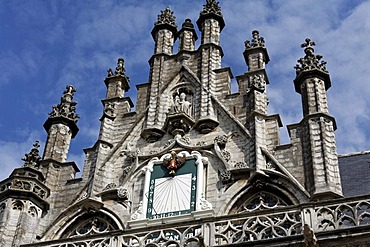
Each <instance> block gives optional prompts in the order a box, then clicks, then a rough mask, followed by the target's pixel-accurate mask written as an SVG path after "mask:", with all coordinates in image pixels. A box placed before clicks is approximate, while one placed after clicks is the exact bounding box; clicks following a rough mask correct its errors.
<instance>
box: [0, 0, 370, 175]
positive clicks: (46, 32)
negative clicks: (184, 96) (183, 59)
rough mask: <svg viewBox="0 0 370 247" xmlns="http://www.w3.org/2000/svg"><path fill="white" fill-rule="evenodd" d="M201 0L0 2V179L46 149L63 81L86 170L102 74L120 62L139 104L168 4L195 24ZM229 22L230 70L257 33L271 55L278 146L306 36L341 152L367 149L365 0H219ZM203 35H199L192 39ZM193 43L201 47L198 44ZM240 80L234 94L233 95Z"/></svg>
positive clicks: (295, 99)
mask: <svg viewBox="0 0 370 247" xmlns="http://www.w3.org/2000/svg"><path fill="white" fill-rule="evenodd" d="M204 3H205V0H204V1H203V0H197V1H195V0H186V1H169V0H167V1H166V0H156V1H153V0H142V1H136V0H104V1H101V0H90V1H71V0H48V1H47V0H19V1H18V0H12V1H1V2H0V110H1V112H2V114H1V115H2V116H1V118H0V157H1V164H0V165H1V167H2V168H1V172H0V179H3V178H5V177H7V176H8V175H9V174H10V172H11V171H12V169H14V168H15V167H17V166H21V165H22V164H23V163H22V161H21V158H23V157H24V154H25V153H27V152H29V150H30V149H31V148H32V144H33V143H34V141H35V140H40V144H41V147H42V148H41V150H42V149H43V146H44V143H45V140H46V132H45V131H44V129H43V127H42V125H43V123H44V122H45V120H46V119H47V116H48V115H47V114H48V112H50V110H51V107H52V105H54V104H57V103H59V100H60V97H61V94H62V92H63V90H64V89H65V86H66V85H67V84H72V85H74V86H75V87H76V88H77V93H76V94H75V100H76V101H78V105H77V112H78V114H79V115H80V116H81V118H80V120H79V123H78V125H79V128H80V132H79V133H78V135H77V137H76V138H75V139H74V140H73V141H72V144H71V149H70V154H69V158H68V160H70V161H72V160H74V161H75V162H76V163H77V164H78V165H79V166H80V167H82V164H83V156H84V155H83V151H82V149H83V148H87V147H91V146H92V145H93V144H94V143H95V141H96V139H97V136H98V131H99V124H100V122H99V120H98V119H99V118H100V116H101V115H102V104H101V102H100V100H101V99H103V98H104V97H105V93H106V89H105V85H104V78H105V76H106V70H107V69H108V68H110V67H111V68H115V66H116V62H117V58H119V57H121V56H123V57H124V58H125V64H126V72H127V74H128V76H129V77H130V79H131V89H130V91H129V92H128V93H127V95H126V96H130V97H131V98H132V99H133V101H134V102H136V88H135V86H134V85H135V84H139V83H143V82H146V81H147V80H148V72H149V66H148V60H149V58H150V57H151V55H152V52H153V49H154V46H153V45H154V43H153V40H152V38H151V35H150V32H151V30H152V28H153V23H154V22H155V21H156V19H157V15H158V14H159V13H160V11H161V10H163V9H165V8H166V7H167V6H169V7H171V9H172V10H173V11H174V12H175V16H176V20H177V24H178V26H181V24H182V23H183V21H184V20H185V19H186V18H190V19H192V21H193V23H195V22H196V20H197V19H198V16H199V12H200V11H201V10H202V7H203V4H204ZM220 6H221V8H222V13H223V15H224V19H225V23H226V26H225V28H224V30H223V32H222V34H221V46H222V47H223V50H224V53H225V56H224V58H223V66H225V67H226V66H230V67H231V69H232V72H233V74H234V75H235V76H236V75H240V74H243V73H244V72H246V70H247V67H246V65H245V62H244V59H243V56H242V52H243V50H244V41H245V40H246V39H250V38H251V31H252V30H254V29H258V30H259V31H260V34H261V36H263V37H264V38H265V40H266V47H267V49H268V52H269V55H270V60H271V61H270V63H269V64H268V65H267V67H266V69H267V74H268V76H269V81H270V85H269V87H268V96H269V99H270V105H269V113H271V114H275V113H278V114H280V116H281V118H282V121H283V124H284V127H283V128H281V136H282V143H286V142H288V137H287V134H286V127H285V126H286V125H287V124H292V123H297V122H299V121H300V120H301V118H302V110H301V108H302V107H301V101H300V95H298V94H297V93H295V91H294V86H293V79H294V76H295V71H294V69H293V67H294V65H295V64H296V60H297V59H298V58H300V57H302V56H303V51H302V49H301V48H300V44H301V43H303V41H304V39H305V38H306V37H310V38H311V39H312V40H313V41H315V42H316V44H317V46H316V53H318V54H322V55H323V56H324V58H323V60H325V61H327V63H328V64H327V68H328V70H329V72H330V75H331V79H332V88H331V89H329V91H328V97H329V110H330V113H331V115H333V116H334V117H335V118H336V120H337V125H338V130H337V131H336V138H337V146H338V152H339V153H340V154H344V153H349V152H358V151H363V150H368V149H369V148H370V143H369V141H368V140H369V137H370V131H369V130H368V129H369V126H370V124H369V119H370V107H369V104H370V101H369V100H368V99H369V97H370V79H369V78H368V76H367V73H366V72H367V71H368V64H369V62H368V61H369V59H370V42H369V38H370V15H368V12H369V10H370V1H360V0H357V1H351V0H326V1H321V0H298V1H297V0H286V1H268V0H259V1H246V0H223V1H222V0H220ZM198 36H200V35H198ZM197 44H198V45H199V41H198V43H197ZM235 84H236V82H235V81H233V88H234V90H236V86H235Z"/></svg>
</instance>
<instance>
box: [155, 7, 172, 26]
mask: <svg viewBox="0 0 370 247" xmlns="http://www.w3.org/2000/svg"><path fill="white" fill-rule="evenodd" d="M161 24H169V25H171V26H175V27H177V24H176V17H175V16H174V15H173V11H172V10H171V9H170V8H169V7H167V8H166V9H165V10H162V11H161V14H160V15H158V20H157V22H155V23H154V25H161Z"/></svg>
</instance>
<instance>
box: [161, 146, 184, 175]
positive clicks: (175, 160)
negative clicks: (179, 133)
mask: <svg viewBox="0 0 370 247" xmlns="http://www.w3.org/2000/svg"><path fill="white" fill-rule="evenodd" d="M184 163H185V157H177V155H176V152H175V151H172V152H171V157H170V158H166V159H164V160H163V165H164V166H165V167H166V168H167V170H168V171H169V172H168V174H169V175H170V176H172V177H174V176H176V170H177V169H178V168H179V167H180V166H182V165H183V164H184Z"/></svg>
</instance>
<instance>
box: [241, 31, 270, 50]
mask: <svg viewBox="0 0 370 247" xmlns="http://www.w3.org/2000/svg"><path fill="white" fill-rule="evenodd" d="M244 44H245V49H246V50H247V49H250V48H255V47H265V39H264V38H263V37H260V33H259V32H258V31H257V30H253V31H252V40H251V41H249V40H246V41H245V42H244Z"/></svg>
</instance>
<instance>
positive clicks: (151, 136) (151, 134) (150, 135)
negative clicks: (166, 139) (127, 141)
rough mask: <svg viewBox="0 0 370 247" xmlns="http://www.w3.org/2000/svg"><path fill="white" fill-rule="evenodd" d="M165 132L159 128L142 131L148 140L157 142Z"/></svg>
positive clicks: (142, 134)
mask: <svg viewBox="0 0 370 247" xmlns="http://www.w3.org/2000/svg"><path fill="white" fill-rule="evenodd" d="M164 133H165V132H164V131H163V130H161V129H157V128H150V129H144V130H143V132H141V137H143V138H144V139H145V140H146V141H147V142H156V141H158V140H159V139H161V138H162V137H163V135H164Z"/></svg>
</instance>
